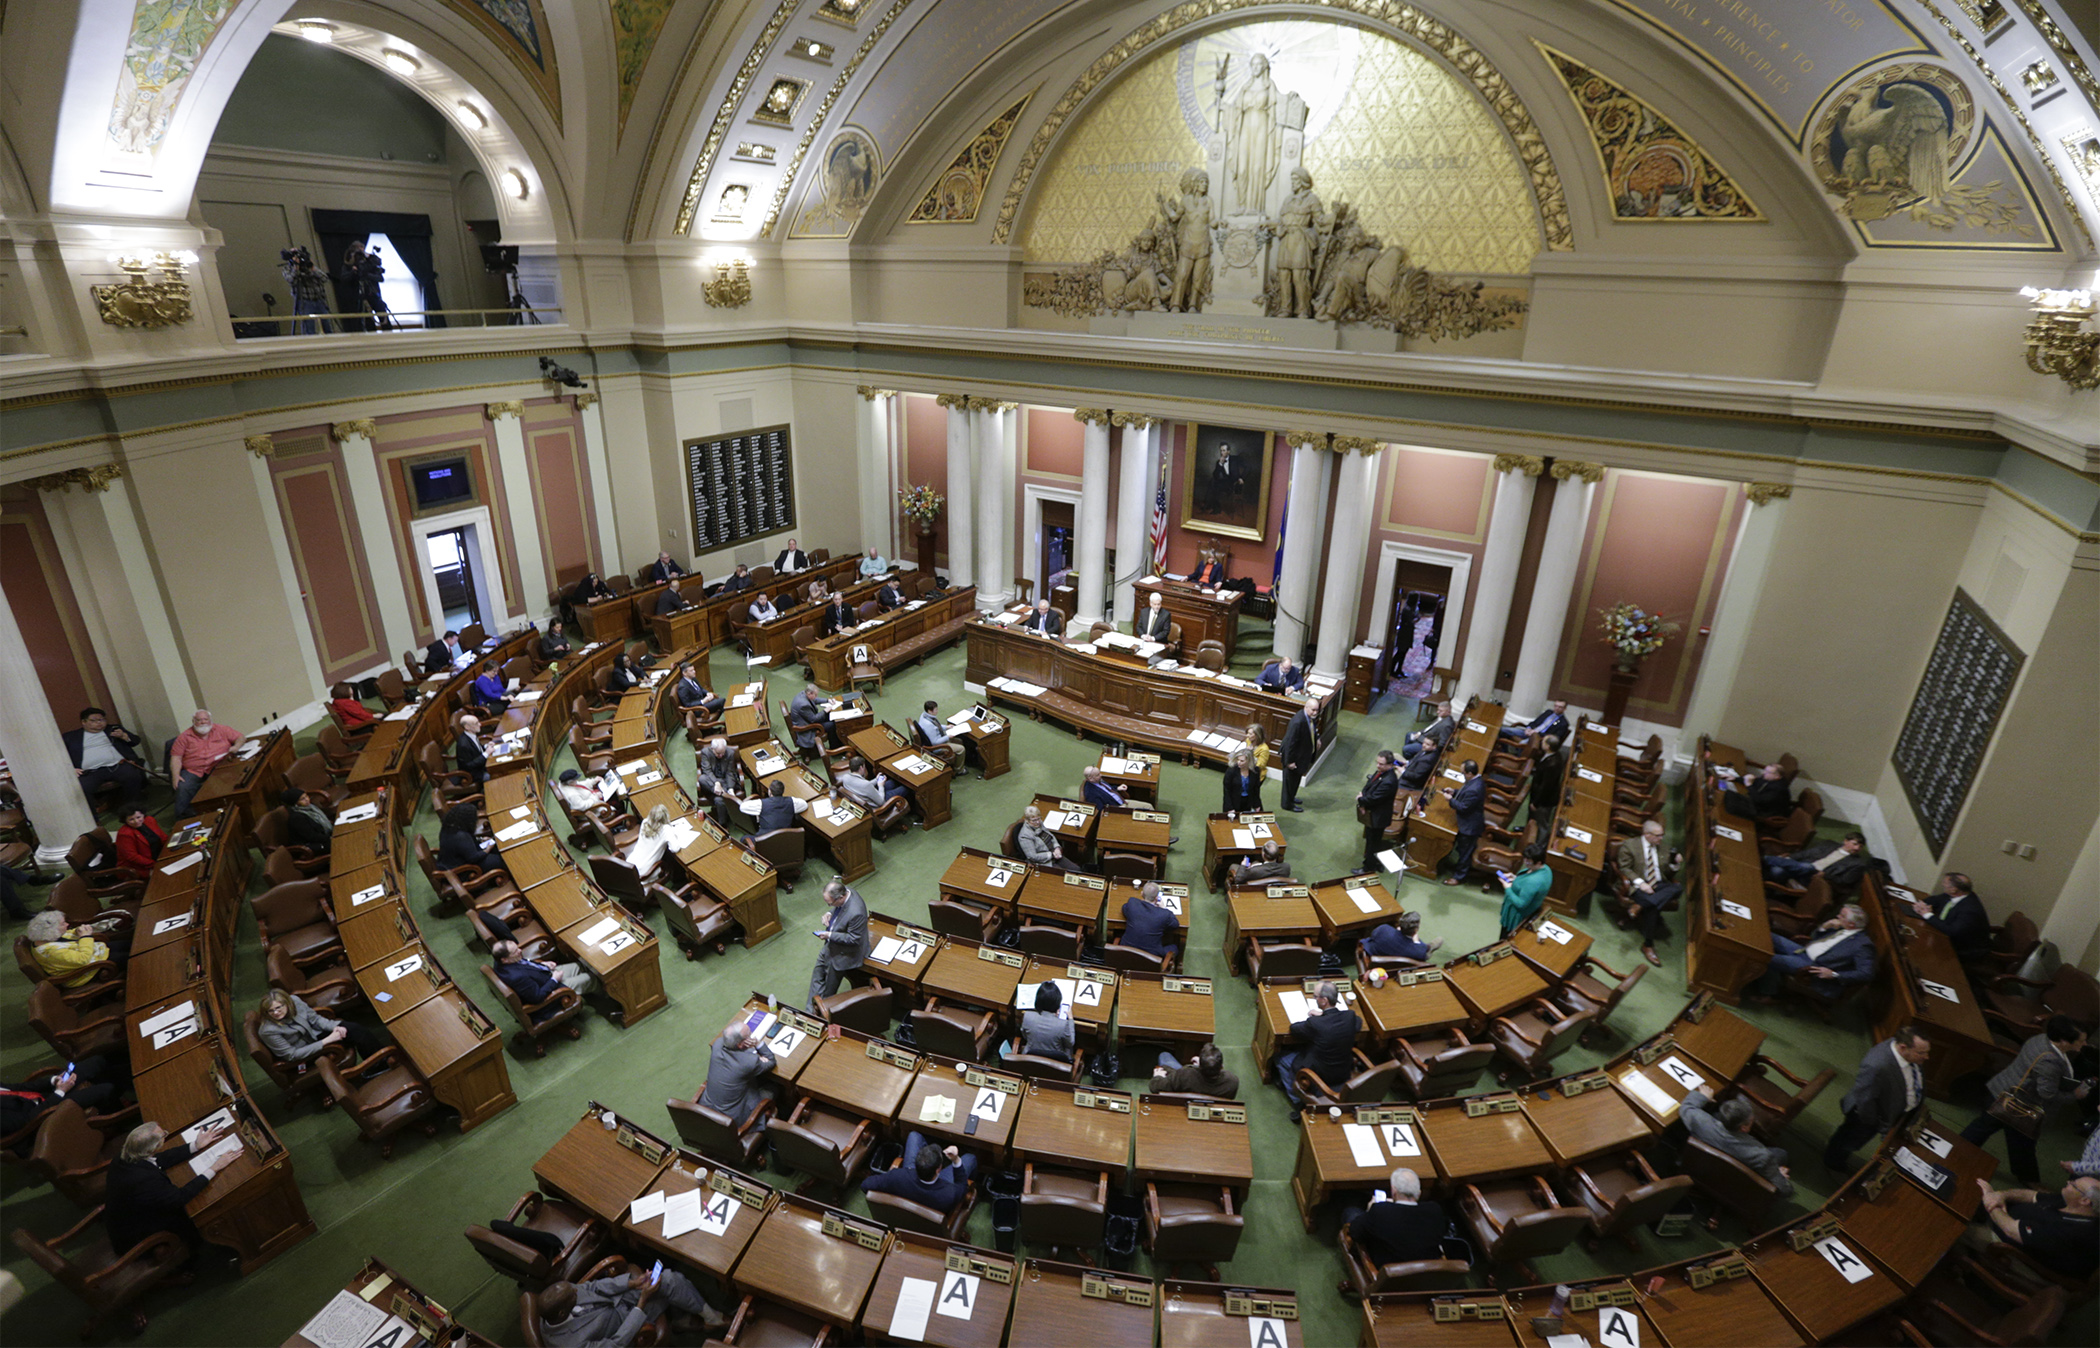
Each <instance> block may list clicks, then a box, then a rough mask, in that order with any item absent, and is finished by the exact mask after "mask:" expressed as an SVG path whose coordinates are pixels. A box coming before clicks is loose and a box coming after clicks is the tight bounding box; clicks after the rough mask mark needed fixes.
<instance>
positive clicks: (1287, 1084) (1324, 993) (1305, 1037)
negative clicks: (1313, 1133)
mask: <svg viewBox="0 0 2100 1348" xmlns="http://www.w3.org/2000/svg"><path fill="white" fill-rule="evenodd" d="M1341 1000H1342V995H1341V990H1340V989H1339V988H1337V987H1335V985H1334V983H1333V981H1332V980H1331V979H1322V980H1320V985H1319V987H1317V988H1315V989H1314V990H1313V1007H1314V1010H1313V1013H1312V1014H1311V1015H1309V1016H1307V1017H1306V1018H1305V1019H1304V1020H1301V1021H1298V1022H1296V1023H1295V1024H1293V1025H1292V1026H1291V1030H1290V1033H1291V1037H1292V1038H1293V1039H1295V1040H1297V1041H1298V1047H1296V1048H1294V1049H1292V1050H1291V1051H1290V1052H1288V1053H1284V1054H1279V1055H1278V1056H1277V1059H1276V1078H1277V1082H1278V1084H1280V1085H1281V1086H1282V1087H1283V1093H1284V1096H1285V1098H1287V1099H1288V1100H1289V1101H1290V1102H1291V1122H1292V1123H1296V1122H1297V1121H1298V1115H1299V1114H1300V1113H1302V1112H1303V1111H1304V1109H1305V1097H1304V1096H1303V1095H1301V1094H1299V1092H1298V1069H1299V1068H1300V1067H1310V1068H1311V1069H1312V1070H1313V1074H1314V1075H1315V1076H1317V1077H1319V1078H1320V1080H1322V1081H1325V1082H1328V1083H1330V1084H1334V1085H1339V1084H1340V1083H1341V1082H1344V1081H1347V1080H1348V1079H1349V1074H1350V1071H1351V1069H1352V1067H1353V1066H1354V1064H1353V1063H1352V1062H1351V1060H1350V1056H1349V1055H1350V1050H1351V1048H1352V1047H1353V1046H1354V1045H1355V1043H1356V1029H1357V1020H1356V1013H1355V1012H1354V1011H1351V1010H1349V1009H1348V1008H1347V1007H1345V1006H1343V1005H1342V1004H1341Z"/></svg>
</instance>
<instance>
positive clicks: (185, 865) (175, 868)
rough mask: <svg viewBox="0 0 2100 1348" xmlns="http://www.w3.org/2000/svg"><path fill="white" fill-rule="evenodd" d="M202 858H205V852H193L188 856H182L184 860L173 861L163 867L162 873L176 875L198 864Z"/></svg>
mask: <svg viewBox="0 0 2100 1348" xmlns="http://www.w3.org/2000/svg"><path fill="white" fill-rule="evenodd" d="M202 860H204V853H202V852H192V853H190V854H189V855H188V856H186V857H184V858H182V860H180V861H171V862H169V863H168V864H167V865H165V866H163V867H161V868H160V873H161V874H162V875H175V874H178V873H180V872H182V871H186V870H188V869H189V868H190V867H192V866H194V865H196V864H197V863H198V862H200V861H202Z"/></svg>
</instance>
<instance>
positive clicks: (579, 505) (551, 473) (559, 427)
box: [525, 399, 605, 593]
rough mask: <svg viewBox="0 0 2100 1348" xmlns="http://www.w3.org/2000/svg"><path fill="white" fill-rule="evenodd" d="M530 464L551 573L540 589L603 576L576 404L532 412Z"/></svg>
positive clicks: (550, 402)
mask: <svg viewBox="0 0 2100 1348" xmlns="http://www.w3.org/2000/svg"><path fill="white" fill-rule="evenodd" d="M525 459H526V462H527V463H528V464H530V465H531V467H532V506H533V517H534V518H535V519H536V520H538V521H539V528H540V556H541V558H542V559H543V560H544V561H545V563H546V572H547V574H546V576H545V577H544V578H543V584H541V585H540V587H539V588H541V589H552V588H554V586H555V585H556V584H557V583H558V580H559V578H560V577H562V576H565V575H566V576H576V575H581V574H582V573H583V572H584V571H586V570H589V571H598V572H601V573H602V572H603V571H604V570H605V568H604V566H603V565H601V562H600V552H599V548H598V540H597V537H596V535H595V533H594V531H593V530H592V528H591V520H592V518H593V515H592V510H593V507H592V495H591V493H592V485H591V477H590V470H589V468H588V467H587V466H586V464H585V460H584V453H583V428H582V425H581V423H580V421H579V420H578V418H577V415H576V412H575V409H574V408H573V407H572V406H571V405H570V404H568V403H566V402H562V401H557V400H555V399H547V400H546V401H544V402H538V403H533V404H530V405H528V406H527V407H526V409H525ZM533 593H538V590H537V589H535V590H534V591H533Z"/></svg>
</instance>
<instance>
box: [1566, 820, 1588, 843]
mask: <svg viewBox="0 0 2100 1348" xmlns="http://www.w3.org/2000/svg"><path fill="white" fill-rule="evenodd" d="M1563 831H1564V832H1565V833H1566V834H1567V835H1568V836H1569V837H1570V838H1573V839H1574V840H1575V841H1576V842H1579V843H1583V844H1585V845H1587V844H1589V843H1592V842H1595V841H1596V836H1595V835H1594V834H1592V833H1591V832H1590V831H1589V830H1588V829H1586V828H1577V827H1575V826H1574V825H1573V824H1570V825H1568V826H1567V828H1566V829H1565V830H1563Z"/></svg>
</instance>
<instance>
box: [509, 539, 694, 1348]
mask: <svg viewBox="0 0 2100 1348" xmlns="http://www.w3.org/2000/svg"><path fill="white" fill-rule="evenodd" d="M614 579H615V580H625V579H626V577H625V576H618V577H615V578H614ZM632 1271H633V1269H632V1267H631V1266H630V1265H629V1264H628V1262H627V1260H626V1259H625V1258H624V1257H623V1256H621V1255H617V1254H611V1255H607V1256H606V1257H605V1258H603V1259H600V1260H599V1261H598V1262H597V1263H595V1264H593V1265H591V1266H590V1267H589V1268H587V1269H586V1270H584V1272H583V1273H582V1274H581V1275H579V1276H578V1277H575V1278H572V1279H569V1281H571V1282H576V1283H586V1282H595V1281H596V1280H598V1279H599V1278H619V1277H625V1276H626V1275H627V1274H628V1273H630V1272H632ZM540 1320H541V1315H540V1291H539V1289H534V1288H529V1287H521V1288H519V1289H518V1337H519V1338H520V1339H521V1340H523V1341H524V1344H525V1348H545V1345H546V1342H547V1341H546V1339H545V1337H544V1336H543V1334H542V1332H541V1329H540ZM670 1320H671V1313H670V1311H668V1310H660V1311H658V1312H657V1313H656V1314H655V1315H654V1316H652V1317H650V1318H649V1319H647V1320H645V1321H643V1323H642V1327H641V1329H640V1330H639V1331H637V1332H636V1334H635V1336H634V1338H633V1340H632V1342H633V1343H634V1345H635V1348H656V1345H658V1344H661V1343H663V1342H664V1341H665V1340H666V1339H667V1338H668V1337H669V1335H670Z"/></svg>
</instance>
